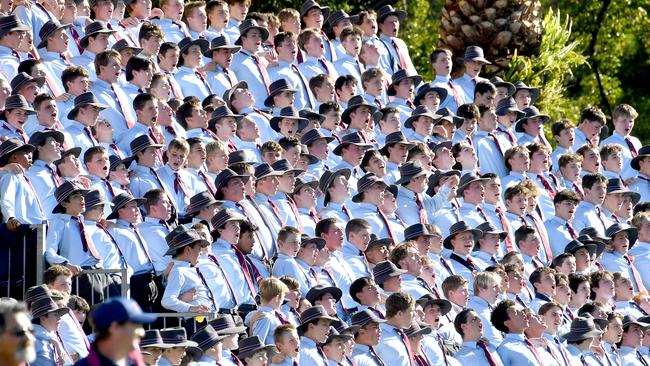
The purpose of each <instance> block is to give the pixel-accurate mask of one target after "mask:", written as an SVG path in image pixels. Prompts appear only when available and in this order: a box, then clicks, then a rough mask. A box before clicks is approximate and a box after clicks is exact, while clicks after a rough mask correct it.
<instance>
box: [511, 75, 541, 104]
mask: <svg viewBox="0 0 650 366" xmlns="http://www.w3.org/2000/svg"><path fill="white" fill-rule="evenodd" d="M514 86H515V93H516V92H517V91H518V90H528V91H529V92H530V104H531V105H533V104H535V101H537V99H538V98H539V88H535V87H532V86H528V85H526V83H524V82H523V81H521V80H519V81H517V82H515V83H514Z"/></svg>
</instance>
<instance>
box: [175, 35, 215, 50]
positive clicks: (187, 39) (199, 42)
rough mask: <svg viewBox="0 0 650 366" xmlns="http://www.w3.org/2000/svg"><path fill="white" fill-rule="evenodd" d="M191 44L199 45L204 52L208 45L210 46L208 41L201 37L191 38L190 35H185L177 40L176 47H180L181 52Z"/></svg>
mask: <svg viewBox="0 0 650 366" xmlns="http://www.w3.org/2000/svg"><path fill="white" fill-rule="evenodd" d="M192 46H199V48H201V53H204V52H205V51H207V50H208V47H210V43H209V42H208V41H207V40H205V39H203V38H198V39H192V37H185V38H183V39H181V41H180V42H178V48H179V49H180V53H181V54H183V52H185V51H186V50H187V49H188V48H190V47H192Z"/></svg>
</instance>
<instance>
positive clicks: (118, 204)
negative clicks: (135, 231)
mask: <svg viewBox="0 0 650 366" xmlns="http://www.w3.org/2000/svg"><path fill="white" fill-rule="evenodd" d="M145 201H146V200H145V199H144V198H135V197H133V196H131V194H130V193H128V192H123V193H120V194H118V195H117V196H115V197H113V200H112V201H111V202H112V203H113V210H112V211H111V214H110V215H108V217H107V218H106V220H112V219H116V218H117V212H118V211H119V210H120V209H121V208H122V207H124V206H125V205H126V204H127V203H129V202H136V203H137V204H138V206H140V205H141V204H143V203H144V202H145Z"/></svg>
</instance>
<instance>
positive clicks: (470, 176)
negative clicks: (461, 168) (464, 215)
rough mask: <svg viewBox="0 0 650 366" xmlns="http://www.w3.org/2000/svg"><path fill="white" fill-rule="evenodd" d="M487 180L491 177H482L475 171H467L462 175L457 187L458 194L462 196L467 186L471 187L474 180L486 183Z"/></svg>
mask: <svg viewBox="0 0 650 366" xmlns="http://www.w3.org/2000/svg"><path fill="white" fill-rule="evenodd" d="M487 181H489V179H487V178H481V177H480V176H478V175H476V174H474V173H465V174H464V175H463V176H462V177H460V182H459V183H458V188H456V195H457V196H458V197H462V196H463V192H465V189H467V187H469V185H470V184H472V183H474V182H482V183H486V182H487Z"/></svg>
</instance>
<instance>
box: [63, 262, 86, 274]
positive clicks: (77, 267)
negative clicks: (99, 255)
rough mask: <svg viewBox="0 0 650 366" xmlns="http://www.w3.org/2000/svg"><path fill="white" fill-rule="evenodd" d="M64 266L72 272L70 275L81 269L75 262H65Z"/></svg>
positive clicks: (79, 271) (77, 272)
mask: <svg viewBox="0 0 650 366" xmlns="http://www.w3.org/2000/svg"><path fill="white" fill-rule="evenodd" d="M65 267H66V268H67V269H69V270H70V272H72V275H73V276H76V275H78V274H79V273H81V271H82V269H81V267H79V266H77V265H76V264H72V263H68V264H66V265H65Z"/></svg>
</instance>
